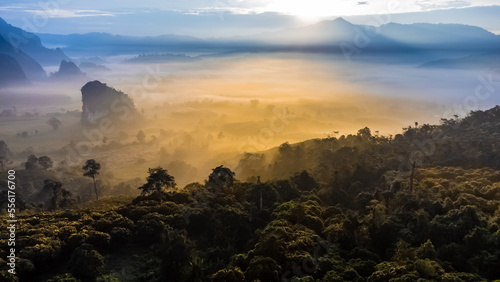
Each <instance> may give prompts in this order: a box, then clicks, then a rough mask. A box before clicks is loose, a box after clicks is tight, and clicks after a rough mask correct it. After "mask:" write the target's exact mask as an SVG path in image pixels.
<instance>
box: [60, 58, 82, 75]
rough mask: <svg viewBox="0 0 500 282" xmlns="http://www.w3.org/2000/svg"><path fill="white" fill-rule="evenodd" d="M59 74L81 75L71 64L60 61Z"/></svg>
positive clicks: (74, 65)
mask: <svg viewBox="0 0 500 282" xmlns="http://www.w3.org/2000/svg"><path fill="white" fill-rule="evenodd" d="M59 72H60V73H62V74H67V75H82V74H83V72H82V71H81V70H80V69H79V68H78V67H77V66H76V64H75V63H73V62H67V61H65V60H62V61H61V65H60V66H59Z"/></svg>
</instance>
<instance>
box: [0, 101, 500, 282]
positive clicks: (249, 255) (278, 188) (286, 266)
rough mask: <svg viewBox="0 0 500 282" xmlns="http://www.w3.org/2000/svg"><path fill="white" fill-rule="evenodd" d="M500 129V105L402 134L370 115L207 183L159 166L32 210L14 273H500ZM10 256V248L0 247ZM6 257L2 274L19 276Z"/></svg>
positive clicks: (253, 276)
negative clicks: (67, 203)
mask: <svg viewBox="0 0 500 282" xmlns="http://www.w3.org/2000/svg"><path fill="white" fill-rule="evenodd" d="M499 133H500V107H495V108H493V109H490V110H488V111H475V112H471V113H470V115H469V116H468V117H466V118H463V119H460V118H453V119H444V120H442V124H441V125H415V126H414V127H408V128H406V129H405V130H404V132H403V133H402V134H398V135H396V136H394V137H392V136H386V137H385V136H376V135H375V136H374V135H372V134H371V131H370V130H369V129H368V128H364V129H361V130H360V131H359V132H358V134H356V135H348V136H341V137H339V138H326V139H317V140H311V141H307V142H303V143H299V144H294V145H290V144H288V143H285V144H283V145H281V146H280V147H279V148H278V153H277V155H276V156H274V157H273V158H272V159H270V160H266V159H265V157H264V155H260V154H247V155H246V156H245V158H244V159H242V160H241V162H240V168H239V169H238V171H240V174H237V175H234V174H233V173H232V171H231V170H230V169H227V168H224V167H222V166H221V167H217V168H214V170H213V172H212V173H211V174H210V175H208V176H207V181H206V182H205V183H204V184H200V183H192V184H189V185H187V186H186V187H184V188H181V187H179V188H178V189H176V188H175V183H174V179H173V178H172V177H170V176H169V175H168V172H167V171H165V170H163V169H161V168H157V169H153V170H150V177H148V179H147V180H145V181H144V182H143V183H144V185H143V186H141V187H138V188H140V189H141V191H143V194H142V195H141V196H139V197H137V198H135V199H133V200H132V199H123V198H116V199H104V200H100V201H95V202H89V203H86V204H83V205H79V206H75V207H73V208H70V209H65V210H63V209H56V210H53V211H43V210H40V209H37V208H27V209H26V210H25V211H23V213H22V214H20V215H19V229H18V230H17V236H18V237H17V238H18V239H17V240H18V241H17V244H18V245H17V246H16V250H17V255H18V257H19V259H18V261H17V271H18V276H17V277H18V278H19V279H20V280H21V281H116V279H118V280H119V281H419V280H420V281H486V280H495V279H500V226H499V225H500V209H499V204H500V171H499V170H498V168H499V167H500V162H499V160H500V154H499V152H498V148H500V147H499V145H500V144H498V142H499V139H498V134H499ZM245 176H246V177H247V181H238V180H237V178H239V179H243V177H245ZM235 177H236V179H235ZM2 185H3V184H2ZM27 207H29V205H27ZM5 224H6V221H5V220H2V226H1V228H5V227H6V226H5ZM6 240H7V237H2V240H1V242H0V243H1V244H2V245H3V246H5V245H6ZM6 256H7V253H6V251H5V249H3V251H2V256H0V257H1V258H4V257H6ZM2 265H3V268H2V269H3V270H2V275H3V277H2V278H3V279H4V281H15V278H12V276H9V275H8V274H7V272H6V269H7V266H6V264H5V263H4V262H2ZM113 279H114V280H113Z"/></svg>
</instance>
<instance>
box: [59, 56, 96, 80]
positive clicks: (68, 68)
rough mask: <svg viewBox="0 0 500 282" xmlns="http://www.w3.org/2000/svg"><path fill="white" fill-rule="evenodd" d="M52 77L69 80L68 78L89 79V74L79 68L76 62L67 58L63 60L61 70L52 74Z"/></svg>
mask: <svg viewBox="0 0 500 282" xmlns="http://www.w3.org/2000/svg"><path fill="white" fill-rule="evenodd" d="M51 78H52V79H56V80H67V79H85V80H86V79H87V75H86V74H85V73H84V72H82V71H81V70H80V68H78V67H77V66H76V65H75V63H73V62H68V61H65V60H62V61H61V64H60V65H59V70H58V71H57V72H55V73H53V74H52V76H51Z"/></svg>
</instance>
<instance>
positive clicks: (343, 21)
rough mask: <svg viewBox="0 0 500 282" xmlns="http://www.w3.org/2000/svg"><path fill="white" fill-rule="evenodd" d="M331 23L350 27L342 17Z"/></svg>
mask: <svg viewBox="0 0 500 282" xmlns="http://www.w3.org/2000/svg"><path fill="white" fill-rule="evenodd" d="M332 22H333V23H336V24H349V25H352V23H350V22H348V21H346V20H345V19H344V18H343V17H338V18H336V19H334V20H332Z"/></svg>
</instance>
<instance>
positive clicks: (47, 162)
mask: <svg viewBox="0 0 500 282" xmlns="http://www.w3.org/2000/svg"><path fill="white" fill-rule="evenodd" d="M38 163H39V164H40V166H41V167H42V168H43V169H49V168H51V167H52V165H53V164H54V162H53V161H52V160H51V159H50V158H49V157H48V156H41V157H40V158H38Z"/></svg>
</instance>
